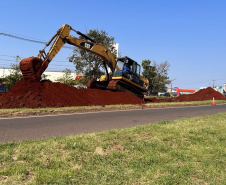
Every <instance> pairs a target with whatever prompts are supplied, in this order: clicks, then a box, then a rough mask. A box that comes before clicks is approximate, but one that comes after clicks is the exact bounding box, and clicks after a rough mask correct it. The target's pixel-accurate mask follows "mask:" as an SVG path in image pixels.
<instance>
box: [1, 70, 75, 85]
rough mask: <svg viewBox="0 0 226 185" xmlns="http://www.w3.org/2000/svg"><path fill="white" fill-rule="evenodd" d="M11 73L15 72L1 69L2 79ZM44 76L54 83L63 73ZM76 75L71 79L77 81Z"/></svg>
mask: <svg viewBox="0 0 226 185" xmlns="http://www.w3.org/2000/svg"><path fill="white" fill-rule="evenodd" d="M10 71H13V70H12V69H5V68H0V78H4V77H6V76H8V75H10ZM43 74H45V75H47V79H49V80H51V81H52V82H56V80H57V78H59V77H63V74H64V73H63V72H56V71H45V72H44V73H43ZM76 76H77V75H76V73H71V77H72V78H73V79H76Z"/></svg>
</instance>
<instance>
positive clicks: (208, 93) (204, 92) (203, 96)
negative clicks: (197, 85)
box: [148, 87, 226, 102]
mask: <svg viewBox="0 0 226 185" xmlns="http://www.w3.org/2000/svg"><path fill="white" fill-rule="evenodd" d="M213 97H214V99H215V100H226V97H225V96H224V95H223V94H221V93H220V92H218V91H215V90H214V89H212V88H211V87H208V88H206V89H201V90H199V91H197V92H196V93H194V94H189V95H181V96H178V97H172V98H167V99H156V98H149V99H148V100H150V101H152V102H183V101H203V100H212V99H213Z"/></svg>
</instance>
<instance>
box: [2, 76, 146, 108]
mask: <svg viewBox="0 0 226 185" xmlns="http://www.w3.org/2000/svg"><path fill="white" fill-rule="evenodd" d="M143 103H145V102H144V101H143V100H142V99H140V98H138V97H136V96H134V95H132V94H131V93H129V92H112V91H108V90H99V89H76V88H75V87H72V86H67V85H64V84H61V83H52V82H44V83H39V82H28V81H25V80H23V79H22V80H20V81H19V82H17V83H16V84H15V85H14V86H13V87H12V88H11V89H10V90H9V91H8V92H7V93H5V94H4V95H2V96H0V108H2V109H6V108H37V107H66V106H89V105H115V104H143Z"/></svg>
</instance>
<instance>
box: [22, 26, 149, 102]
mask: <svg viewBox="0 0 226 185" xmlns="http://www.w3.org/2000/svg"><path fill="white" fill-rule="evenodd" d="M71 31H74V32H75V33H77V34H78V35H80V36H82V38H78V37H75V36H72V35H71V34H70V32H71ZM50 44H52V45H50ZM65 44H70V45H73V46H75V47H78V48H80V49H82V50H86V51H88V52H91V53H94V54H96V55H98V56H100V57H101V58H102V59H103V65H104V68H105V71H106V73H105V75H102V76H101V77H100V78H99V79H98V80H97V79H92V80H90V81H88V83H87V88H95V89H108V90H112V91H128V92H131V93H133V94H134V95H136V96H139V97H141V98H143V97H144V95H145V94H146V93H147V92H148V86H149V81H148V79H146V78H144V77H143V76H142V75H140V73H141V66H140V65H139V64H138V63H137V62H136V61H134V60H132V59H131V58H129V57H127V56H125V57H121V58H116V57H115V56H114V54H113V53H112V52H111V50H110V49H109V48H107V47H106V46H104V45H103V44H102V43H97V42H96V41H95V40H94V39H92V38H90V37H88V36H87V35H85V34H83V33H81V32H79V31H76V30H75V29H73V28H72V27H71V26H69V25H67V24H64V25H63V26H62V27H61V28H60V29H59V30H57V32H56V33H55V34H54V35H53V37H52V38H51V39H50V40H49V41H48V42H47V43H46V46H45V48H44V49H42V50H40V51H39V54H38V56H37V57H29V58H24V59H22V60H21V62H20V70H21V72H22V74H23V78H24V80H26V81H28V82H29V81H30V82H32V81H33V82H39V81H40V80H41V75H42V73H43V72H44V71H45V70H46V68H47V67H48V65H49V63H50V62H51V61H52V60H53V58H54V57H55V56H56V55H57V53H58V52H59V51H60V50H61V48H62V47H63V46H64V45H65ZM48 46H50V49H49V51H48V53H46V52H45V49H46V47H48Z"/></svg>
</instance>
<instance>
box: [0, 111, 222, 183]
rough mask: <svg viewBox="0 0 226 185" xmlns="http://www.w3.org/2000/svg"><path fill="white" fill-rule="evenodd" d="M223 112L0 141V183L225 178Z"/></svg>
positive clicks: (212, 180)
mask: <svg viewBox="0 0 226 185" xmlns="http://www.w3.org/2000/svg"><path fill="white" fill-rule="evenodd" d="M225 120H226V113H219V114H216V115H211V116H204V117H196V118H186V119H179V120H175V121H162V122H159V123H156V124H149V125H144V126H137V127H133V128H127V129H114V130H109V131H103V132H98V133H93V134H87V135H79V136H70V137H57V138H49V139H45V140H36V141H25V142H18V143H16V142H15V143H5V144H0V184H129V185H130V184H167V185H168V184H214V185H215V184H225V183H226V175H225V174H226V147H225V146H226V145H225V143H226V121H225Z"/></svg>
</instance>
